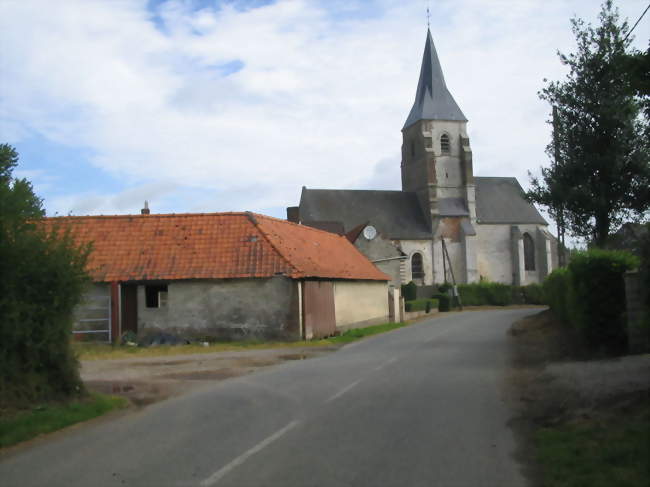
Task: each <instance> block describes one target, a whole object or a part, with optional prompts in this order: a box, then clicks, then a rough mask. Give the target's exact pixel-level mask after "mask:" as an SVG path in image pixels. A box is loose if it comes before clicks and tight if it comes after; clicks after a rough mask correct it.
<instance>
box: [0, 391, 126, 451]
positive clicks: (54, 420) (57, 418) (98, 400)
mask: <svg viewBox="0 0 650 487" xmlns="http://www.w3.org/2000/svg"><path fill="white" fill-rule="evenodd" d="M127 405H128V401H127V400H126V399H124V398H123V397H115V396H106V395H104V394H96V393H92V394H90V395H88V396H87V397H86V398H83V399H78V400H75V401H72V402H69V403H54V404H47V405H43V406H39V407H36V408H34V409H31V410H28V411H18V412H15V413H13V414H3V415H2V417H0V448H5V447H8V446H11V445H15V444H16V443H19V442H21V441H26V440H29V439H31V438H34V437H36V436H38V435H40V434H44V433H51V432H52V431H56V430H59V429H62V428H65V427H66V426H70V425H72V424H75V423H80V422H82V421H87V420H89V419H92V418H95V417H97V416H101V415H102V414H105V413H107V412H109V411H112V410H114V409H119V408H123V407H125V406H127Z"/></svg>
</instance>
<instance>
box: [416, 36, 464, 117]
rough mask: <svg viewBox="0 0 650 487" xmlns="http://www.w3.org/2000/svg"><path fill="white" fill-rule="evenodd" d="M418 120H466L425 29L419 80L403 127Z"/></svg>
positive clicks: (431, 39)
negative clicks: (452, 93)
mask: <svg viewBox="0 0 650 487" xmlns="http://www.w3.org/2000/svg"><path fill="white" fill-rule="evenodd" d="M419 120H453V121H460V122H467V119H466V118H465V115H463V112H461V111H460V108H459V107H458V105H457V104H456V101H455V100H454V97H453V96H451V93H449V90H448V89H447V85H446V84H445V77H444V76H443V74H442V68H441V67H440V61H439V60H438V53H436V47H435V46H434V45H433V38H432V37H431V30H429V29H427V40H426V43H425V45H424V55H423V56H422V67H421V68H420V80H419V81H418V89H417V92H416V94H415V102H414V103H413V108H411V113H409V116H408V118H407V119H406V123H405V124H404V128H407V127H409V126H411V125H413V124H414V123H415V122H417V121H419Z"/></svg>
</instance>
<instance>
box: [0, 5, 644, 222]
mask: <svg viewBox="0 0 650 487" xmlns="http://www.w3.org/2000/svg"><path fill="white" fill-rule="evenodd" d="M427 3H429V2H427V1H426V0H417V1H411V2H405V1H403V0H376V1H355V0H345V1H344V0H330V1H308V0H285V1H271V0H253V1H243V0H242V1H212V0H186V1H181V0H148V1H147V0H139V1H138V0H106V1H94V0H64V1H61V2H51V1H46V0H43V1H39V0H3V1H2V2H0V46H2V51H3V55H2V56H0V73H2V74H0V142H8V143H11V144H12V145H14V146H15V147H16V148H17V149H18V151H19V153H20V155H21V161H20V165H19V167H18V170H17V175H18V176H21V177H27V178H28V179H30V180H31V181H32V182H33V184H34V187H35V189H36V191H37V192H38V194H39V195H40V196H41V197H43V198H44V200H45V207H46V209H47V212H48V214H50V215H53V214H68V213H72V214H113V213H134V212H138V211H139V209H140V208H141V207H142V203H143V201H144V200H145V199H146V200H149V202H150V207H151V208H152V211H154V212H177V213H178V212H196V211H210V212H211V211H230V210H235V211H240V210H252V211H257V212H261V213H266V214H270V215H273V216H278V217H283V216H284V208H285V207H286V206H290V205H295V204H297V203H298V199H299V195H300V189H301V187H302V186H303V185H305V186H308V187H312V188H317V187H320V188H368V189H371V188H375V189H399V186H400V176H399V164H400V145H401V134H400V129H401V127H402V125H403V123H404V120H405V118H406V116H407V114H408V112H409V109H410V107H411V104H412V102H413V96H414V94H415V87H416V84H417V77H418V71H419V63H420V59H421V56H422V49H423V46H424V40H425V35H426V7H427ZM618 3H619V4H620V7H621V13H622V15H623V16H624V17H625V16H626V17H629V19H630V21H631V23H632V22H634V21H635V20H636V19H637V18H638V16H639V15H640V13H641V12H642V11H643V9H644V8H645V6H646V0H642V1H637V0H626V1H625V2H618ZM430 5H431V12H432V15H431V30H432V33H433V36H434V40H435V43H436V47H437V49H438V54H439V57H440V59H441V62H442V65H443V70H444V72H445V76H446V79H447V84H448V86H449V88H450V90H451V92H452V94H453V95H454V97H455V98H456V100H457V102H458V104H459V105H460V107H461V109H462V110H463V112H464V113H465V115H466V116H467V117H468V118H469V125H468V132H469V136H470V141H471V144H472V149H473V152H474V169H475V173H476V174H477V175H481V176H489V175H493V176H516V177H517V178H518V179H519V181H520V182H521V183H522V184H523V185H524V186H525V185H526V183H527V180H528V178H527V176H526V173H527V171H528V170H529V169H530V170H534V171H535V170H537V168H538V167H539V166H540V165H541V164H546V161H547V159H546V156H545V154H544V147H545V145H546V144H547V142H548V127H547V125H546V124H545V120H546V118H547V115H548V107H547V106H546V105H545V104H544V102H542V101H540V100H539V99H538V98H537V94H536V93H537V91H538V90H539V89H540V88H541V87H542V86H543V82H542V79H543V78H550V79H558V78H561V77H562V76H563V75H564V68H563V67H562V66H561V65H560V64H559V62H558V59H557V56H556V54H555V53H556V50H557V49H560V50H561V51H564V52H568V51H571V50H572V49H573V38H572V35H571V33H570V28H569V18H570V17H571V16H572V15H574V14H577V15H578V16H580V17H582V18H584V19H586V20H590V21H594V20H595V18H596V15H597V13H598V10H599V8H598V5H597V2H594V1H593V0H577V1H568V0H491V1H489V2H488V1H484V0H455V1H450V0H449V1H446V0H438V1H431V2H430ZM649 26H650V23H649V20H648V18H646V19H644V20H643V21H642V22H641V24H640V25H639V26H638V27H637V29H636V31H635V37H636V41H635V45H636V46H637V47H639V48H645V47H646V45H645V43H646V42H647V39H648V37H650V35H649V34H650V27H649Z"/></svg>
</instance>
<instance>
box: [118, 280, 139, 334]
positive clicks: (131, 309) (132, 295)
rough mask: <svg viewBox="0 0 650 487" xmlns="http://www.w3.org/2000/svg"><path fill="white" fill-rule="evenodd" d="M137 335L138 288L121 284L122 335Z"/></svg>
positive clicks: (133, 285)
mask: <svg viewBox="0 0 650 487" xmlns="http://www.w3.org/2000/svg"><path fill="white" fill-rule="evenodd" d="M127 331H132V332H133V333H138V286H136V285H135V284H122V333H126V332H127Z"/></svg>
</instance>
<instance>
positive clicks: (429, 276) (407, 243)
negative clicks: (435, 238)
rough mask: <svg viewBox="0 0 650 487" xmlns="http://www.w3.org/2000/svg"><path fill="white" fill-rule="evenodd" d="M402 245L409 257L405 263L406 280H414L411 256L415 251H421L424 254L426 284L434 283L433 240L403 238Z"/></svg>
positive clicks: (403, 250) (423, 264)
mask: <svg viewBox="0 0 650 487" xmlns="http://www.w3.org/2000/svg"><path fill="white" fill-rule="evenodd" d="M400 247H401V249H402V252H404V253H405V254H406V255H407V256H408V259H407V260H406V262H405V264H404V268H405V269H404V271H405V272H404V280H405V282H410V281H412V280H413V276H412V275H411V257H412V256H413V254H414V253H416V252H419V253H421V254H422V266H423V268H424V282H422V284H424V285H431V284H433V283H434V279H433V267H432V259H431V250H432V249H431V240H401V241H400Z"/></svg>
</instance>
